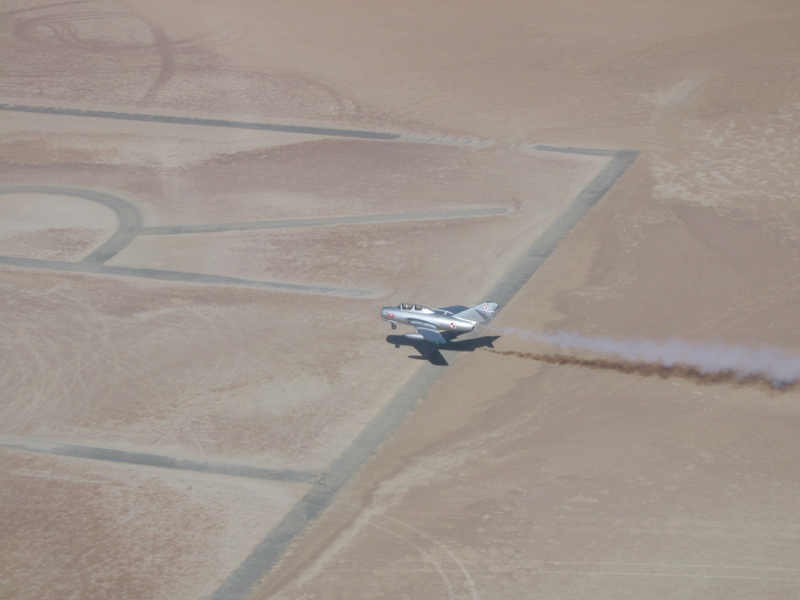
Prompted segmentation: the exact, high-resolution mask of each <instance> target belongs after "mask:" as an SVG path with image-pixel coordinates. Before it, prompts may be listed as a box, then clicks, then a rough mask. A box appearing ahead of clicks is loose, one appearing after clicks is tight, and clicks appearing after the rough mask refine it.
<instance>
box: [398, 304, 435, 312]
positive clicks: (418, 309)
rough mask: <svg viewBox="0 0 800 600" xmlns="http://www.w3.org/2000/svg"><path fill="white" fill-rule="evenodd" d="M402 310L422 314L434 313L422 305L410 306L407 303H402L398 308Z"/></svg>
mask: <svg viewBox="0 0 800 600" xmlns="http://www.w3.org/2000/svg"><path fill="white" fill-rule="evenodd" d="M397 308H398V309H400V310H417V311H422V312H433V311H432V310H431V309H430V308H426V307H425V306H422V305H421V304H408V303H407V302H401V303H400V304H399V305H398V306H397Z"/></svg>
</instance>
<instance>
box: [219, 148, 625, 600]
mask: <svg viewBox="0 0 800 600" xmlns="http://www.w3.org/2000/svg"><path fill="white" fill-rule="evenodd" d="M558 151H560V150H558ZM638 155H639V152H637V151H634V150H621V151H619V152H615V153H614V154H613V158H612V160H610V161H609V163H608V164H607V165H606V167H605V168H604V169H603V170H602V171H601V172H600V173H599V174H598V175H597V176H596V177H595V178H594V179H593V180H592V181H591V182H590V183H589V185H588V186H587V187H586V188H585V189H584V190H583V191H582V192H581V193H580V194H579V195H578V196H577V197H576V198H575V199H574V200H573V201H572V202H571V203H570V204H569V206H567V208H566V209H565V210H564V211H563V212H562V213H561V215H559V216H558V218H557V219H556V220H555V221H554V222H553V223H552V224H551V225H550V227H548V228H547V229H546V230H545V231H544V233H543V234H542V235H540V236H539V237H538V238H537V239H536V241H535V242H534V243H533V245H532V246H531V248H530V249H529V250H528V252H526V253H525V254H524V255H523V257H522V258H521V259H520V261H518V263H517V265H516V266H515V267H513V268H512V269H511V270H510V271H509V272H508V273H506V275H504V276H503V277H502V278H501V279H500V281H499V282H498V283H497V284H496V285H495V286H494V288H493V289H492V291H491V292H490V294H489V295H488V296H487V298H491V300H492V301H493V302H494V301H496V302H498V303H500V304H501V305H503V306H505V305H506V304H508V303H509V302H510V301H511V299H512V298H513V297H514V296H515V295H516V293H517V292H519V290H520V289H522V286H523V285H525V283H526V282H527V281H528V280H529V279H530V278H531V277H532V276H533V274H534V273H535V272H536V270H537V269H538V268H539V266H540V265H541V264H542V263H543V262H544V260H545V259H546V258H547V257H548V256H550V254H552V252H553V250H554V249H555V247H556V246H557V245H558V244H559V243H560V242H561V241H562V240H563V239H564V238H565V237H566V236H567V235H568V234H569V232H570V231H572V229H573V228H574V227H575V225H576V224H577V223H578V222H579V221H580V220H581V219H582V218H583V217H584V215H586V213H587V212H588V211H589V209H590V208H591V207H592V206H594V205H595V204H596V203H597V202H598V201H599V200H600V199H601V198H602V197H603V196H604V195H605V193H606V192H607V191H608V190H609V189H610V188H611V186H612V185H614V183H615V182H616V181H617V180H618V179H619V178H620V177H621V176H622V174H623V173H625V171H626V170H627V169H628V167H630V165H632V164H633V162H634V161H635V160H636V157H637V156H638ZM476 333H480V331H478V328H476ZM444 350H446V348H444ZM456 359H457V356H455V357H453V358H452V359H451V361H450V364H452V363H453V362H454V361H455V360H456ZM443 373H444V369H441V368H440V367H436V366H434V365H431V364H423V365H422V366H421V367H420V368H419V369H418V370H417V371H416V372H415V373H414V375H412V376H411V378H410V379H409V380H408V382H406V384H405V385H403V387H401V388H400V390H399V391H398V392H397V393H396V394H395V395H394V396H393V397H392V399H391V400H390V401H389V402H388V403H387V404H386V405H385V406H384V407H383V408H382V409H381V411H380V412H379V413H378V414H377V415H376V416H375V417H374V418H373V419H372V420H371V421H370V422H369V423H368V424H367V426H366V427H365V428H364V429H363V430H362V431H361V433H360V434H359V435H358V437H356V439H355V440H353V442H352V443H351V444H350V446H348V447H347V448H346V449H345V450H344V452H342V454H341V456H340V457H339V458H338V459H337V460H336V462H334V463H333V465H332V466H331V468H330V470H329V471H327V472H326V473H324V474H322V475H321V476H320V477H319V479H317V481H316V482H315V483H314V485H313V486H312V487H311V490H309V492H308V493H307V494H306V495H305V496H304V497H303V498H302V500H300V501H299V502H298V503H297V504H295V505H294V507H293V508H292V509H291V510H290V511H289V512H288V513H287V514H286V516H284V518H283V519H282V520H281V521H280V522H279V523H278V524H277V525H276V526H275V527H274V528H273V530H272V531H271V532H270V533H269V534H268V535H267V537H266V538H264V540H262V541H261V543H259V544H258V545H257V546H256V547H255V548H254V549H253V551H252V552H251V553H250V555H249V556H248V557H247V558H246V559H245V561H244V562H243V563H242V564H241V565H239V567H238V568H237V569H235V570H234V571H233V572H232V573H231V574H230V575H229V576H228V577H227V579H225V581H224V582H223V583H222V584H221V585H220V587H219V588H217V590H216V591H215V592H214V594H213V595H212V598H213V599H214V600H245V599H246V598H247V597H248V594H249V592H250V590H251V588H252V587H253V586H255V585H256V584H257V583H258V582H260V581H261V580H262V579H263V578H264V576H265V575H266V574H267V573H268V572H269V571H270V570H272V568H273V567H274V566H275V565H277V564H278V562H280V560H281V559H282V558H283V556H284V553H285V552H286V550H287V548H288V547H289V546H290V545H291V544H292V543H293V542H294V541H295V540H296V539H297V538H298V537H299V536H300V535H302V534H303V533H304V532H305V531H306V530H307V529H308V528H309V527H310V526H311V524H312V523H313V522H314V521H315V520H316V519H317V518H318V517H319V516H320V515H321V514H322V513H323V512H324V511H325V509H326V508H328V506H330V505H331V503H332V502H333V499H334V497H335V496H336V494H337V493H338V492H339V490H340V489H341V488H342V486H343V485H344V484H345V483H346V482H347V480H348V479H349V478H350V477H351V476H352V475H353V474H354V473H355V472H356V471H358V469H360V468H361V466H362V465H363V464H364V463H365V462H366V461H367V460H368V459H369V458H370V457H372V456H373V455H374V454H375V452H377V450H378V448H379V447H380V446H381V445H382V444H383V443H384V442H386V441H387V440H388V439H389V438H390V437H391V436H392V434H393V433H394V432H395V431H396V430H397V428H398V427H400V425H401V423H402V422H403V421H404V420H405V419H406V417H407V416H408V415H409V414H410V413H411V411H412V410H414V408H415V407H416V405H417V403H418V402H419V400H420V399H421V398H422V397H423V396H424V395H425V394H426V393H427V392H428V391H429V390H430V388H431V387H432V386H433V384H434V383H435V382H436V381H437V380H438V379H439V378H440V377H441V376H442V374H443Z"/></svg>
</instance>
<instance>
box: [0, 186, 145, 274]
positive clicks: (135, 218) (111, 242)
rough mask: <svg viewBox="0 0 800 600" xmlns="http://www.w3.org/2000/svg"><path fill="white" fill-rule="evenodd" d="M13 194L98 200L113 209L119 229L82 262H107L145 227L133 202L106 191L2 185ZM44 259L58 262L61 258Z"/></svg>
mask: <svg viewBox="0 0 800 600" xmlns="http://www.w3.org/2000/svg"><path fill="white" fill-rule="evenodd" d="M14 193H17V194H52V195H57V196H72V197H74V198H83V199H84V200H89V201H91V202H97V203H98V204H102V205H103V206H105V207H107V208H109V209H111V211H113V213H114V214H115V215H116V217H117V221H118V222H119V226H118V227H117V230H116V231H115V232H114V234H113V235H112V236H111V237H110V238H108V239H107V240H106V241H105V242H104V243H103V245H102V246H100V247H99V248H97V249H96V250H95V251H94V252H92V253H91V254H89V255H88V256H86V257H84V258H83V259H82V260H80V261H78V262H79V263H93V264H102V263H104V262H106V261H107V260H108V259H110V258H112V257H113V256H115V255H116V254H118V253H119V252H120V250H122V249H123V248H125V246H127V245H128V244H130V243H131V241H133V238H135V237H136V236H137V234H138V233H139V230H140V229H141V228H142V215H141V214H140V213H139V210H138V209H137V208H136V207H135V206H134V205H133V204H131V203H130V202H128V201H127V200H123V199H122V198H118V197H116V196H112V195H111V194H107V193H105V192H98V191H96V190H87V189H85V188H76V187H69V186H62V185H7V186H1V187H0V194H14ZM44 262H51V263H58V262H62V261H44ZM74 264H76V263H74ZM51 268H52V267H51Z"/></svg>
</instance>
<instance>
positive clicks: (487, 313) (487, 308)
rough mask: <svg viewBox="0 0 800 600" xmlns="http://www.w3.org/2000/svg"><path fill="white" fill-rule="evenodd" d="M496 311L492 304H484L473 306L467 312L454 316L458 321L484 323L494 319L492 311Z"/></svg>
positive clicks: (495, 306)
mask: <svg viewBox="0 0 800 600" xmlns="http://www.w3.org/2000/svg"><path fill="white" fill-rule="evenodd" d="M495 310H497V304H495V303H494V302H484V303H483V304H478V306H473V307H472V308H468V309H467V310H465V311H463V312H460V313H458V314H456V315H455V316H456V317H458V318H459V319H465V320H467V321H472V322H473V323H486V322H487V321H491V320H492V319H494V311H495Z"/></svg>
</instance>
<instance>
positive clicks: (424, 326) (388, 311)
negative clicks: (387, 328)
mask: <svg viewBox="0 0 800 600" xmlns="http://www.w3.org/2000/svg"><path fill="white" fill-rule="evenodd" d="M495 310H497V304H495V303H494V302H486V303H484V304H479V305H478V306H473V307H472V308H467V307H466V306H447V307H445V308H426V307H424V306H420V305H419V304H406V303H402V304H398V305H397V306H384V307H383V308H382V309H381V318H382V319H384V320H385V321H389V323H391V324H392V329H397V325H398V324H403V325H412V326H413V327H415V328H416V329H417V333H406V334H405V336H404V337H407V338H408V339H411V340H428V341H429V342H433V343H434V344H446V343H447V342H449V341H450V340H452V339H453V338H455V337H456V336H459V335H461V334H462V333H468V332H470V331H472V330H473V329H475V326H476V325H478V324H480V323H487V322H488V321H491V320H492V319H493V318H494V311H495Z"/></svg>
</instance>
